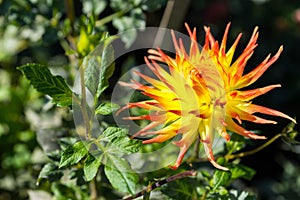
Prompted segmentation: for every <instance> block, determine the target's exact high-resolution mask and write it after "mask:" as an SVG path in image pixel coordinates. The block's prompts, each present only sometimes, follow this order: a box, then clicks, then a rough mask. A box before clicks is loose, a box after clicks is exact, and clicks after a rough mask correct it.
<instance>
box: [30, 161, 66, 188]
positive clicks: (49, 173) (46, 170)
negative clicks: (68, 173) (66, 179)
mask: <svg viewBox="0 0 300 200" xmlns="http://www.w3.org/2000/svg"><path fill="white" fill-rule="evenodd" d="M62 176H63V171H62V170H59V169H58V166H57V165H55V164H54V163H47V164H46V165H44V166H43V168H42V170H41V171H40V174H39V176H38V178H37V182H36V184H37V185H39V184H40V182H41V180H42V179H48V180H49V181H50V182H53V181H57V180H59V179H60V178H61V177H62Z"/></svg>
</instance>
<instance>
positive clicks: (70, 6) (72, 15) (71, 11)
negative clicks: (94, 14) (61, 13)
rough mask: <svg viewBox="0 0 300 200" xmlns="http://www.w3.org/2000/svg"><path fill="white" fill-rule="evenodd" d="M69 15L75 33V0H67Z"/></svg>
mask: <svg viewBox="0 0 300 200" xmlns="http://www.w3.org/2000/svg"><path fill="white" fill-rule="evenodd" d="M65 6H66V13H67V17H68V19H69V20H70V22H71V28H72V33H74V21H75V10H74V2H73V0H65Z"/></svg>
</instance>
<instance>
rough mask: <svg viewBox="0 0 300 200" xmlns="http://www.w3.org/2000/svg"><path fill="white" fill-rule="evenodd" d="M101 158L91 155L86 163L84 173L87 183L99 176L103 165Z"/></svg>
mask: <svg viewBox="0 0 300 200" xmlns="http://www.w3.org/2000/svg"><path fill="white" fill-rule="evenodd" d="M101 158H102V156H101V157H99V158H96V157H95V156H94V155H91V154H89V155H88V157H87V159H86V160H85V162H84V166H83V171H84V176H85V178H86V181H91V180H92V179H93V178H94V177H95V176H96V174H97V172H98V169H99V166H100V164H101Z"/></svg>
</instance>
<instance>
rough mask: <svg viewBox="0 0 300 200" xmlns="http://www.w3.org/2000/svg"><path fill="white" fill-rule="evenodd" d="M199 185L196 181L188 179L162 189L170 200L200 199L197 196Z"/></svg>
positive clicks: (169, 184)
mask: <svg viewBox="0 0 300 200" xmlns="http://www.w3.org/2000/svg"><path fill="white" fill-rule="evenodd" d="M197 184H198V183H197V182H196V180H195V179H193V178H189V177H186V178H182V179H180V180H176V181H173V182H169V183H168V184H167V185H165V186H163V187H162V192H163V194H164V195H167V196H168V197H169V198H170V199H182V200H188V199H199V198H198V194H197Z"/></svg>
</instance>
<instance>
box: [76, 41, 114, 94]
mask: <svg viewBox="0 0 300 200" xmlns="http://www.w3.org/2000/svg"><path fill="white" fill-rule="evenodd" d="M114 39H115V37H109V38H106V39H104V40H103V41H101V43H100V44H99V45H98V46H97V47H96V48H95V49H94V50H93V51H92V52H91V53H90V54H89V55H87V56H86V57H85V58H84V60H83V63H82V66H81V67H83V68H84V81H85V85H86V87H87V88H88V89H89V90H90V92H91V93H92V95H94V96H95V97H97V98H98V97H99V96H100V95H101V94H102V92H103V91H104V90H105V89H106V88H107V87H108V86H109V83H108V79H109V78H110V77H111V76H112V74H113V72H114V70H115V65H114V49H113V47H112V46H111V45H110V43H111V42H112V41H113V40H114Z"/></svg>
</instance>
